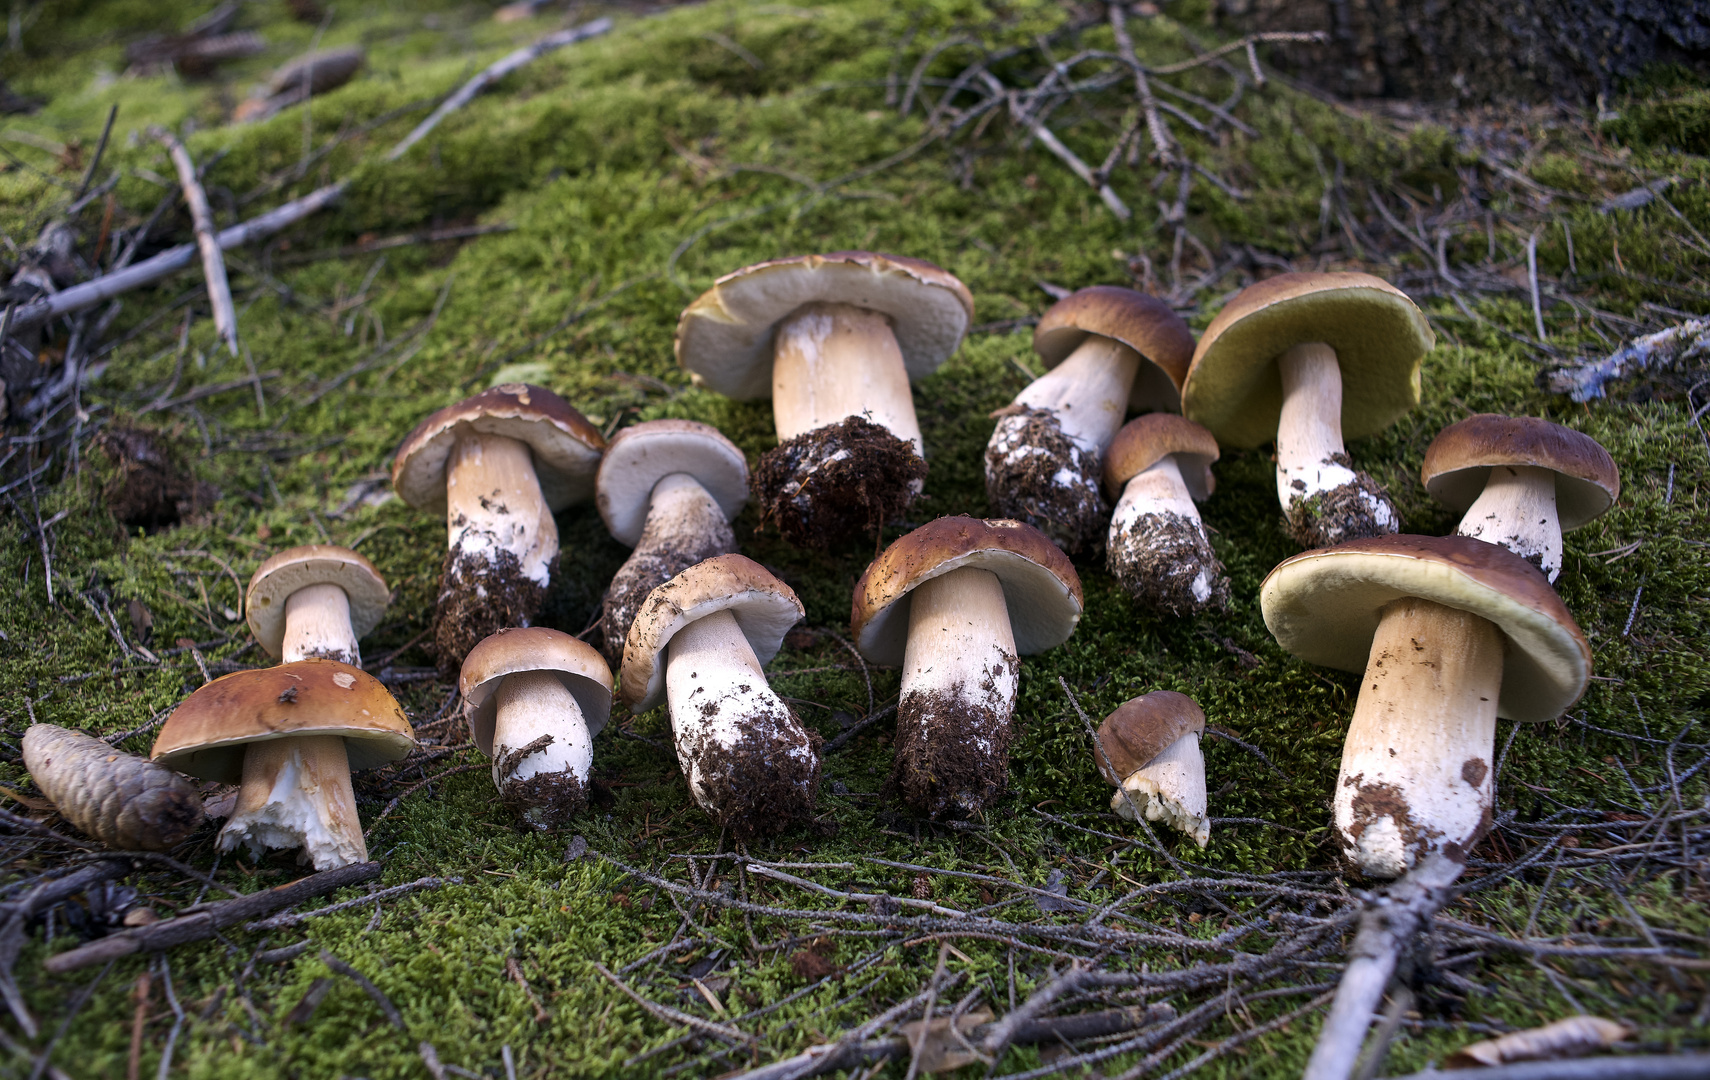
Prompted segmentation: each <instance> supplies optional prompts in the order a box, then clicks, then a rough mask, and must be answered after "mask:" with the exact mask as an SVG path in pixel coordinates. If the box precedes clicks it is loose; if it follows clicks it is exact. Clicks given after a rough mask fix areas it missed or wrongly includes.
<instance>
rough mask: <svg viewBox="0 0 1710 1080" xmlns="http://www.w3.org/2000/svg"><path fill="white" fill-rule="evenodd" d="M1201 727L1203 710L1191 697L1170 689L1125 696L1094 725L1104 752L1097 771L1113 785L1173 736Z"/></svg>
mask: <svg viewBox="0 0 1710 1080" xmlns="http://www.w3.org/2000/svg"><path fill="white" fill-rule="evenodd" d="M1204 730H1205V710H1203V709H1201V708H1200V707H1199V705H1198V703H1196V702H1195V701H1194V700H1193V698H1190V697H1188V696H1187V695H1186V694H1178V693H1176V692H1175V691H1174V690H1154V691H1152V692H1151V693H1150V694H1143V695H1141V696H1140V697H1137V698H1129V699H1128V700H1127V701H1125V702H1123V703H1122V704H1121V705H1118V706H1117V707H1116V711H1115V712H1113V713H1111V714H1110V715H1109V716H1107V717H1105V718H1104V723H1102V724H1100V725H1099V726H1098V741H1099V745H1101V746H1103V747H1104V754H1098V753H1097V749H1096V748H1095V749H1094V753H1095V754H1096V755H1097V757H1098V771H1099V774H1100V775H1101V776H1103V777H1104V778H1105V780H1106V781H1108V782H1109V783H1110V784H1111V786H1113V787H1121V786H1122V781H1124V780H1126V779H1128V778H1129V777H1130V776H1133V775H1134V774H1135V773H1136V772H1137V771H1139V770H1140V769H1144V768H1145V767H1146V766H1147V765H1148V764H1150V763H1151V761H1152V759H1153V758H1155V757H1157V756H1158V755H1159V754H1161V753H1163V752H1164V751H1165V750H1168V749H1169V748H1170V746H1171V744H1173V743H1174V742H1175V741H1176V740H1177V739H1179V738H1181V737H1182V736H1183V735H1186V734H1187V733H1188V732H1190V731H1191V732H1195V733H1197V732H1201V731H1204ZM1105 754H1108V755H1109V756H1110V764H1111V765H1114V766H1116V772H1117V774H1118V775H1116V776H1112V775H1111V773H1110V769H1109V767H1107V766H1106V765H1105V761H1104V758H1105Z"/></svg>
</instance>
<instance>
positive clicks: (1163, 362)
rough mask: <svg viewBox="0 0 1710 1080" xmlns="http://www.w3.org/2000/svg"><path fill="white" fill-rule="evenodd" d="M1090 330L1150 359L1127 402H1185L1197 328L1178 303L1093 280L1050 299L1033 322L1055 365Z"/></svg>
mask: <svg viewBox="0 0 1710 1080" xmlns="http://www.w3.org/2000/svg"><path fill="white" fill-rule="evenodd" d="M1089 334H1097V335H1098V336H1100V337H1107V338H1111V339H1113V340H1115V341H1120V342H1122V343H1123V344H1124V345H1126V346H1128V347H1129V348H1130V349H1133V350H1134V351H1135V352H1137V353H1139V354H1140V355H1141V356H1142V357H1143V358H1144V359H1145V360H1146V361H1147V363H1146V364H1144V365H1142V366H1141V368H1140V373H1139V374H1138V375H1136V376H1135V377H1134V388H1133V390H1132V391H1130V393H1129V396H1128V408H1129V409H1130V410H1134V411H1140V410H1144V409H1162V410H1167V411H1169V412H1175V411H1176V410H1178V409H1180V408H1181V406H1182V393H1181V388H1182V380H1183V379H1185V378H1187V370H1188V364H1189V363H1190V362H1191V361H1192V360H1193V331H1191V330H1189V329H1188V325H1187V323H1185V322H1183V321H1182V317H1181V316H1180V315H1177V314H1176V312H1175V309H1174V308H1172V307H1170V305H1168V304H1166V303H1164V302H1163V301H1162V300H1159V299H1158V298H1157V297H1155V296H1148V295H1147V294H1145V293H1143V292H1135V291H1134V290H1133V289H1124V288H1122V287H1120V286H1117V285H1094V286H1091V287H1090V288H1085V289H1081V290H1078V291H1076V292H1073V293H1070V294H1069V295H1068V296H1065V297H1063V298H1062V299H1061V300H1059V301H1057V302H1056V303H1055V304H1052V305H1051V307H1050V309H1049V310H1047V311H1046V312H1045V314H1044V315H1042V316H1040V318H1039V325H1038V326H1035V327H1034V328H1033V351H1034V352H1036V353H1038V354H1039V358H1040V359H1041V360H1044V361H1045V366H1046V367H1047V368H1054V367H1056V366H1057V365H1058V364H1060V363H1062V362H1063V361H1064V360H1066V359H1067V358H1068V356H1069V354H1070V353H1072V352H1074V351H1075V350H1076V349H1077V348H1079V347H1080V344H1081V342H1083V341H1085V340H1086V339H1087V336H1088V335H1089Z"/></svg>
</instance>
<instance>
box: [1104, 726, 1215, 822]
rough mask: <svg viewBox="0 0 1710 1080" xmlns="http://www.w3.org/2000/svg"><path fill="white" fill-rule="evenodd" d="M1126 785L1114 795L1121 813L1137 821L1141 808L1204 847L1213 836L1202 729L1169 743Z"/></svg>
mask: <svg viewBox="0 0 1710 1080" xmlns="http://www.w3.org/2000/svg"><path fill="white" fill-rule="evenodd" d="M1122 788H1123V790H1122V791H1118V792H1116V793H1115V794H1114V795H1112V796H1111V798H1110V808H1111V809H1112V810H1114V811H1116V813H1117V814H1118V815H1119V816H1121V817H1124V818H1127V819H1128V820H1129V821H1133V820H1134V811H1135V810H1136V809H1138V810H1139V811H1140V812H1141V813H1142V814H1145V815H1146V820H1147V821H1161V822H1163V823H1164V824H1166V825H1169V826H1171V827H1172V828H1175V829H1179V830H1181V831H1182V832H1184V833H1186V834H1187V835H1189V836H1191V837H1193V840H1194V843H1196V844H1198V845H1199V846H1200V847H1204V846H1205V845H1206V841H1208V840H1210V839H1211V819H1210V817H1209V816H1207V813H1206V804H1207V800H1206V796H1205V755H1204V754H1202V753H1200V749H1199V732H1197V731H1190V732H1188V733H1187V734H1186V735H1183V736H1182V737H1181V738H1179V739H1177V740H1176V741H1175V742H1173V743H1171V744H1170V745H1169V746H1166V747H1165V748H1164V750H1163V752H1162V753H1160V754H1159V755H1158V756H1157V757H1155V758H1153V759H1152V760H1151V761H1148V762H1147V763H1146V764H1145V765H1144V766H1142V767H1141V768H1139V769H1136V770H1134V772H1132V773H1130V774H1129V776H1128V779H1126V780H1124V781H1123V782H1122ZM1125 792H1126V794H1125Z"/></svg>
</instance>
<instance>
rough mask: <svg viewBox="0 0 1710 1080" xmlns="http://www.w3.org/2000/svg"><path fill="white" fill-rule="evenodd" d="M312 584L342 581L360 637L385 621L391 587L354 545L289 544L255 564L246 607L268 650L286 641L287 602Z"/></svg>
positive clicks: (277, 650) (279, 647) (273, 652)
mask: <svg viewBox="0 0 1710 1080" xmlns="http://www.w3.org/2000/svg"><path fill="white" fill-rule="evenodd" d="M311 585H337V586H338V587H339V588H340V589H343V590H344V595H345V596H346V597H348V598H349V600H350V627H351V629H352V630H354V631H355V632H356V636H357V638H359V639H360V638H362V637H364V636H366V635H367V633H368V632H369V631H370V630H372V629H374V628H375V627H376V626H378V625H380V617H381V616H382V615H384V614H385V613H386V605H387V604H388V603H390V602H391V599H392V592H391V590H390V589H388V588H387V587H386V579H385V578H383V577H381V576H380V571H378V570H376V569H374V564H373V563H371V562H369V561H368V560H367V559H365V558H363V557H362V556H361V555H358V554H357V553H356V552H354V551H352V550H350V549H349V548H343V547H338V546H337V545H334V544H305V545H304V546H302V547H294V548H287V549H286V550H284V551H281V552H280V553H279V554H277V555H275V556H273V557H272V558H270V559H268V560H267V561H266V562H264V563H262V564H261V565H260V566H258V567H256V570H255V574H254V576H253V577H251V578H250V579H249V592H248V593H247V594H246V595H245V599H244V609H245V611H246V612H247V613H248V616H249V629H250V632H251V633H253V634H254V635H255V640H256V641H257V642H259V643H260V644H261V647H262V648H263V649H266V650H267V652H268V655H270V656H278V655H279V653H280V651H281V650H282V649H283V647H284V643H285V601H287V600H289V599H290V598H291V594H292V593H294V592H296V591H298V590H299V589H306V588H308V587H309V586H311Z"/></svg>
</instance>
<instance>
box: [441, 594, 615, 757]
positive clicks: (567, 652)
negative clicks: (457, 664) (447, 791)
mask: <svg viewBox="0 0 1710 1080" xmlns="http://www.w3.org/2000/svg"><path fill="white" fill-rule="evenodd" d="M531 671H550V672H551V673H552V674H554V675H556V676H558V681H559V682H561V683H563V684H564V689H566V690H568V691H570V696H571V697H573V698H575V699H576V705H577V707H578V708H580V709H581V710H582V719H583V720H584V721H586V722H587V725H588V734H589V736H594V735H598V734H599V733H600V730H601V729H602V728H604V727H605V726H606V721H607V720H609V719H611V715H612V669H611V668H609V667H607V666H606V658H605V657H603V656H601V655H600V651H599V650H598V649H596V648H594V647H593V646H592V645H589V644H588V643H587V642H585V641H582V640H580V639H578V638H573V637H571V636H570V635H569V634H566V633H563V632H562V631H559V630H552V629H549V628H547V627H544V626H530V627H525V628H521V629H514V628H513V629H509V630H500V631H499V632H498V633H496V634H491V635H489V636H488V637H486V638H484V639H482V641H481V643H480V644H478V645H476V646H475V647H474V648H473V649H470V650H469V655H468V656H466V657H464V658H463V670H462V671H461V672H459V673H458V676H457V689H458V692H459V693H461V694H462V695H463V715H464V716H465V717H467V718H468V720H469V733H470V735H471V736H472V737H473V738H474V739H475V746H476V748H477V749H479V750H480V751H481V752H482V753H483V754H486V755H487V756H488V757H492V756H493V727H494V724H495V723H496V722H497V719H498V714H499V710H498V702H497V699H496V698H494V696H493V694H494V691H496V690H498V688H499V683H500V682H501V681H503V680H504V677H505V676H506V675H514V674H517V673H519V672H531Z"/></svg>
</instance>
